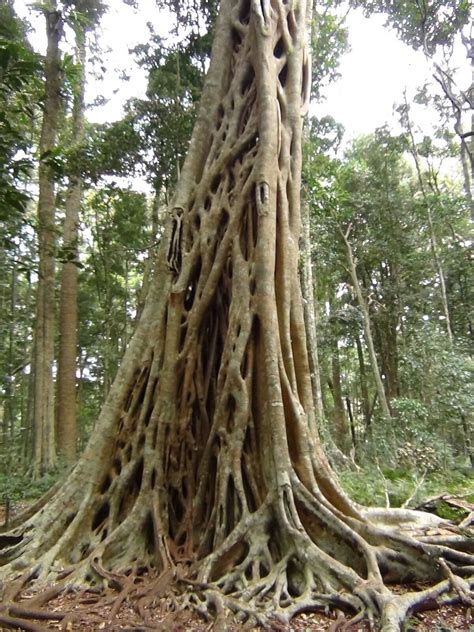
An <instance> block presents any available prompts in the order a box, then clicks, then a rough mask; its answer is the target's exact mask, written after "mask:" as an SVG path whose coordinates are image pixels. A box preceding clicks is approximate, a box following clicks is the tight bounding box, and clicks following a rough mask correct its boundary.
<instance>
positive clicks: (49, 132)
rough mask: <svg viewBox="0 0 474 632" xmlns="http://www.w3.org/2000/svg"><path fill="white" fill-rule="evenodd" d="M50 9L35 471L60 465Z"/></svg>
mask: <svg viewBox="0 0 474 632" xmlns="http://www.w3.org/2000/svg"><path fill="white" fill-rule="evenodd" d="M51 7H52V9H51V10H48V11H46V12H45V17H46V30H47V37H48V48H47V52H46V59H45V90H46V98H45V104H44V113H43V123H42V128H41V139H40V164H39V197H38V249H39V274H38V290H37V301H36V325H35V363H34V368H35V405H34V430H35V439H34V442H35V450H34V473H35V475H36V476H39V475H41V474H43V473H44V472H46V471H48V470H50V469H51V468H52V467H54V465H55V463H56V448H55V436H54V435H55V432H54V429H55V428H54V382H53V363H54V323H55V317H54V312H55V249H56V227H55V204H56V203H55V192H54V190H55V187H54V172H53V169H52V168H51V165H50V163H49V160H48V158H50V152H51V151H52V150H53V149H54V147H55V143H56V135H57V125H58V115H59V109H60V95H59V73H60V53H59V40H60V35H61V14H60V12H59V11H57V10H56V2H52V3H51Z"/></svg>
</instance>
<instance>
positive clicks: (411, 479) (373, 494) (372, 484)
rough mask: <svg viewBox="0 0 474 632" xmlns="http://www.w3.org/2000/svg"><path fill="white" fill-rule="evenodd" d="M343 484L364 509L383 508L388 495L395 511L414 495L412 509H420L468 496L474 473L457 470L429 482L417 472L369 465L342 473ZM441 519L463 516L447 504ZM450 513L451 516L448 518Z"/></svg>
mask: <svg viewBox="0 0 474 632" xmlns="http://www.w3.org/2000/svg"><path fill="white" fill-rule="evenodd" d="M338 476H339V480H340V482H341V484H342V486H343V487H344V489H345V490H346V491H347V492H348V493H349V495H350V496H351V498H353V499H354V500H355V501H356V502H359V503H361V504H363V505H367V506H373V507H377V506H378V507H382V506H385V504H386V498H387V494H388V498H389V502H390V506H391V507H400V506H402V505H403V504H404V503H405V502H406V501H407V500H408V499H409V498H411V497H412V495H413V493H414V492H415V491H416V494H415V495H414V496H413V498H412V499H411V502H410V504H409V506H410V507H416V506H417V505H418V504H420V503H421V502H422V501H423V500H424V499H426V498H431V497H435V496H439V495H441V494H446V493H448V494H452V495H459V496H465V495H466V494H468V493H469V492H472V477H471V474H470V472H468V471H466V470H465V469H463V468H462V467H458V466H455V467H453V469H452V470H450V471H441V472H430V473H428V474H426V476H425V478H424V479H422V478H421V473H420V472H419V471H417V470H416V469H411V468H397V469H389V468H385V467H382V468H381V469H376V468H375V467H374V466H373V465H370V464H366V465H364V466H363V467H362V468H360V469H358V470H356V471H354V470H353V469H351V470H348V469H344V470H342V471H340V472H339V473H338ZM437 513H438V515H439V516H440V517H441V518H447V519H449V520H452V519H457V518H458V517H459V514H458V512H457V511H456V510H453V509H452V507H449V511H448V509H447V508H446V503H445V504H444V505H441V507H440V509H439V510H437ZM448 513H449V516H448Z"/></svg>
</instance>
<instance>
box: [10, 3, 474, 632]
mask: <svg viewBox="0 0 474 632" xmlns="http://www.w3.org/2000/svg"><path fill="white" fill-rule="evenodd" d="M311 4H312V3H309V2H306V1H305V0H298V2H293V1H292V0H271V1H270V0H222V2H221V12H220V17H219V20H218V24H217V26H216V30H215V42H214V49H213V56H212V61H211V64H210V69H209V75H208V78H207V83H206V87H205V89H204V93H203V97H202V108H201V112H200V115H199V118H198V121H197V123H196V127H195V130H194V133H193V137H192V139H191V143H190V150H189V154H188V157H187V159H186V162H185V164H184V166H183V169H182V172H181V179H180V183H179V185H178V188H177V192H176V195H175V198H174V200H173V203H172V205H171V208H170V211H171V213H170V220H169V222H168V225H167V228H166V230H165V233H164V235H163V236H162V241H161V247H160V248H161V250H160V253H158V261H157V265H156V269H155V276H154V278H153V279H152V281H151V282H150V289H149V294H148V296H147V300H146V305H145V306H144V309H143V312H142V314H141V317H140V321H139V323H138V325H137V329H136V331H135V334H134V336H133V339H132V341H131V343H130V346H129V348H128V350H127V353H126V355H125V357H124V360H123V362H122V364H121V366H120V369H119V371H118V375H117V378H116V380H115V382H114V385H113V386H112V388H111V392H110V395H109V397H108V399H107V402H106V403H105V405H104V408H103V410H102V413H101V416H100V419H99V421H98V424H97V428H96V431H95V433H94V435H93V438H92V439H91V441H90V443H89V445H88V446H87V448H86V450H85V453H84V454H83V456H82V457H81V460H80V461H79V463H78V464H77V466H76V467H75V469H74V470H73V472H72V473H71V475H70V476H69V478H68V480H67V482H66V483H65V484H64V485H63V486H62V487H61V489H60V490H59V491H57V493H56V494H55V495H54V497H53V498H51V499H50V500H49V502H48V503H47V504H46V505H44V506H38V508H37V509H38V511H37V512H36V513H35V514H34V515H31V516H28V517H27V520H26V521H25V522H24V523H23V524H21V525H15V528H14V529H13V530H11V531H9V532H7V533H3V534H0V579H3V582H4V583H3V590H4V595H3V599H4V600H3V605H2V607H1V609H0V616H1V617H2V625H4V626H8V625H15V626H16V627H22V628H23V629H38V625H40V624H39V623H37V622H36V621H37V620H38V619H39V618H41V617H37V618H36V619H35V618H32V615H39V614H40V612H41V613H44V616H45V618H48V616H47V615H48V614H52V613H48V612H47V609H46V607H47V603H48V601H49V600H50V598H49V597H48V594H49V595H54V594H57V591H61V590H64V591H75V592H74V593H73V594H74V599H75V600H76V601H77V603H78V604H80V603H81V601H82V602H84V601H85V600H86V601H87V607H88V609H89V610H91V611H93V612H95V613H97V616H98V617H102V618H103V608H104V607H105V606H107V607H108V608H109V611H108V614H107V616H108V617H109V621H111V624H110V625H113V620H114V618H115V617H116V616H117V613H118V612H119V611H120V609H121V608H122V607H123V605H124V604H134V607H135V608H136V609H137V612H138V615H139V616H140V617H141V619H142V621H143V623H142V624H141V625H142V627H143V626H145V627H147V626H149V625H150V626H151V625H152V624H153V616H152V612H153V609H154V608H157V607H163V603H164V602H165V601H166V604H167V606H166V607H168V608H170V609H171V611H172V613H170V617H172V616H176V613H177V612H179V611H180V610H181V609H183V608H187V609H188V610H189V609H194V610H196V611H198V612H200V613H201V614H202V615H204V616H206V617H211V618H213V619H215V621H216V625H217V627H220V628H223V627H224V626H225V622H226V620H227V618H228V616H229V614H232V616H235V617H239V618H240V619H241V620H243V621H245V620H248V621H253V622H257V623H259V624H261V625H266V626H275V625H277V624H278V625H286V624H287V623H288V621H289V620H290V619H291V618H292V617H293V616H295V615H296V614H298V613H300V612H305V611H314V610H318V611H322V612H330V611H334V610H341V611H343V612H345V613H348V616H352V617H355V619H356V620H358V619H361V618H366V619H368V620H369V621H374V622H375V621H377V622H380V624H381V626H382V629H383V630H384V632H394V631H395V630H398V629H399V628H400V625H401V622H402V621H403V619H404V618H405V617H406V616H407V615H408V614H409V613H411V612H413V611H415V610H416V609H419V608H423V607H426V606H427V605H434V606H435V605H436V604H439V603H440V602H442V601H443V600H445V599H452V598H457V599H459V600H462V601H464V602H466V603H470V600H471V599H472V577H473V576H474V549H473V543H474V539H473V538H472V537H471V534H470V532H468V531H466V530H464V531H463V530H457V529H456V528H455V527H454V526H453V525H450V524H449V523H447V522H445V521H442V520H440V519H437V518H435V517H433V516H429V515H427V514H423V513H421V512H414V511H407V510H374V509H365V508H363V507H360V506H357V505H356V504H355V503H353V502H351V500H350V499H349V498H348V497H347V496H346V495H345V493H344V491H343V490H342V489H341V488H340V486H339V484H338V481H337V479H336V477H335V475H334V474H333V472H332V471H331V469H330V467H329V465H328V462H327V459H326V458H325V456H324V454H323V452H322V449H321V446H320V442H319V437H318V432H317V427H316V426H317V423H316V419H315V415H314V406H313V396H312V390H311V381H310V375H309V373H310V372H309V366H308V357H307V349H306V334H305V327H304V318H303V309H302V303H301V295H300V290H299V281H298V241H299V238H300V212H299V211H300V208H299V204H300V184H301V179H300V174H301V114H302V110H304V109H305V108H306V106H307V98H308V92H309V89H310V81H309V73H310V67H311V62H310V59H309V56H308V52H307V46H306V39H305V36H304V33H305V28H306V23H307V19H308V17H309V9H310V6H311ZM29 569H33V570H32V571H31V570H29ZM25 571H27V572H26V574H25V575H23V576H21V573H22V572H23V573H24V572H25ZM18 576H20V578H19V579H15V581H16V583H15V582H14V581H12V579H13V578H18ZM145 578H146V579H145ZM416 582H422V583H426V582H430V583H431V584H434V585H435V586H434V587H433V588H430V589H426V590H424V591H421V592H410V593H407V594H404V595H397V594H395V593H394V592H393V591H391V590H390V589H389V587H388V586H389V585H390V584H392V583H398V584H400V583H401V584H407V585H413V584H415V583H416ZM49 586H52V588H47V587H49ZM45 588H47V590H49V589H50V590H51V591H52V592H51V593H48V592H47V590H46V592H44V590H45ZM91 589H96V590H97V591H98V593H97V595H92V594H91V593H90V590H91ZM31 590H40V592H38V593H37V594H35V596H34V597H33V598H32V599H30V600H28V601H22V599H21V597H22V595H25V594H27V593H28V591H31ZM25 591H26V592H25ZM41 591H43V592H41ZM39 611H40V612H39ZM42 616H43V615H42ZM75 616H76V615H75V614H67V615H66V614H65V613H63V614H62V615H60V614H59V613H54V616H52V617H51V618H54V619H55V620H61V625H62V626H63V628H64V629H66V628H67V626H68V625H70V624H73V625H74V617H75ZM78 616H79V615H78ZM60 617H62V619H60ZM18 621H21V622H22V623H21V625H19V624H18ZM27 626H30V627H29V628H28V627H27ZM31 626H37V627H36V628H34V627H31Z"/></svg>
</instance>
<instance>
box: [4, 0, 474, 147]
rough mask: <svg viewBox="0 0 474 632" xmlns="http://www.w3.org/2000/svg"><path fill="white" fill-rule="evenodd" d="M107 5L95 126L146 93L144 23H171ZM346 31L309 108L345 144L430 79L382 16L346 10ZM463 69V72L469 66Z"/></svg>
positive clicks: (390, 116)
mask: <svg viewBox="0 0 474 632" xmlns="http://www.w3.org/2000/svg"><path fill="white" fill-rule="evenodd" d="M109 6H110V8H109V11H108V12H107V13H106V15H105V16H104V18H103V20H102V30H101V33H100V36H99V42H100V46H101V48H103V49H104V50H107V49H110V50H109V52H108V53H107V55H106V57H105V60H104V63H103V65H104V67H105V68H106V71H105V77H104V79H103V80H101V81H97V80H94V79H91V80H90V82H89V85H88V93H87V94H88V96H87V101H88V102H89V103H91V102H93V101H94V99H95V97H97V96H98V95H101V94H102V95H104V96H105V97H106V98H107V99H108V102H107V104H106V105H105V106H102V107H100V108H99V107H95V108H92V109H90V110H89V112H88V117H89V119H90V120H92V121H95V122H105V121H113V120H117V119H119V118H120V117H121V114H122V111H123V109H122V108H123V105H124V103H125V102H126V100H127V99H128V98H130V97H132V96H135V97H136V96H138V97H139V96H143V95H144V94H145V90H146V76H145V73H144V72H143V71H142V70H141V69H140V68H139V67H138V66H137V65H136V64H135V63H134V59H133V55H131V54H130V49H131V48H133V47H134V46H135V45H136V44H138V43H144V42H146V40H147V37H148V28H147V22H151V23H152V24H153V27H154V30H155V31H156V32H158V33H160V34H165V33H166V32H167V30H168V28H169V24H170V21H169V17H168V16H167V15H166V14H163V13H160V12H159V11H158V10H157V9H156V7H155V0H139V6H140V9H139V11H135V10H133V9H132V8H131V7H129V6H126V5H125V4H123V3H122V2H117V0H115V1H114V0H110V1H109ZM15 7H16V8H17V11H18V12H19V13H20V15H22V16H24V17H26V16H27V15H28V9H27V2H26V1H25V0H16V2H15ZM30 20H31V18H30ZM36 23H37V24H38V30H37V33H36V35H34V36H33V37H32V41H33V43H34V45H35V46H37V47H38V48H39V49H43V50H44V47H45V38H44V34H43V32H42V31H43V28H42V22H41V21H39V22H38V20H36ZM348 26H349V43H350V52H349V53H347V54H346V55H345V56H344V57H343V59H342V63H341V66H340V74H341V78H340V79H339V80H338V81H337V82H335V83H333V84H332V85H331V86H329V88H328V89H327V90H326V91H325V95H326V100H325V101H324V103H322V104H321V105H318V106H317V107H315V106H313V107H312V113H314V114H316V115H321V116H323V115H326V114H330V115H332V116H333V117H334V118H335V119H336V120H337V121H338V122H340V123H342V124H343V125H344V127H345V129H346V140H348V139H350V138H353V137H355V136H358V135H360V134H366V133H370V132H373V131H374V130H375V129H376V128H377V127H380V126H382V125H384V124H385V123H389V124H390V125H391V126H392V127H396V115H394V113H393V105H394V103H400V102H401V101H402V100H403V92H404V90H405V89H406V90H407V94H408V95H409V96H410V95H413V94H414V92H415V90H416V88H417V87H418V86H421V85H422V84H423V83H424V82H425V81H426V80H427V79H429V78H430V76H431V73H430V70H429V64H428V63H427V62H426V60H425V59H424V56H423V54H422V53H421V52H419V51H418V52H415V51H413V50H412V49H411V48H409V47H408V46H407V45H405V44H403V43H402V42H400V41H399V40H398V39H397V36H396V35H395V33H394V32H393V31H391V30H389V29H387V28H386V27H384V18H383V16H380V15H378V16H372V17H371V18H365V17H364V16H363V15H362V12H361V11H351V13H350V14H349V16H348ZM465 66H466V73H468V70H469V67H468V64H467V63H466V64H465ZM122 72H124V73H125V74H126V75H128V76H130V79H129V81H122V80H121V79H120V77H121V75H122ZM466 76H467V81H469V77H468V74H467V75H466ZM466 85H468V84H466Z"/></svg>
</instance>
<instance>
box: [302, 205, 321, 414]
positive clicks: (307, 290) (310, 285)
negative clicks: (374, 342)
mask: <svg viewBox="0 0 474 632" xmlns="http://www.w3.org/2000/svg"><path fill="white" fill-rule="evenodd" d="M300 253H301V260H302V263H301V269H300V283H301V293H302V296H303V311H304V322H305V327H306V342H307V346H308V360H309V368H310V373H311V386H312V389H313V399H314V402H315V406H316V418H317V420H318V423H319V424H322V423H323V420H324V408H323V400H322V387H321V372H320V367H319V353H318V335H317V328H316V320H317V311H316V310H317V306H316V301H315V299H314V288H315V282H314V279H313V265H312V261H311V230H310V217H309V204H308V203H307V201H306V200H303V201H302V204H301V241H300Z"/></svg>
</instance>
